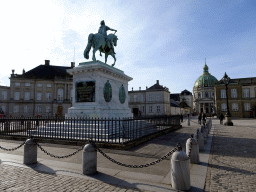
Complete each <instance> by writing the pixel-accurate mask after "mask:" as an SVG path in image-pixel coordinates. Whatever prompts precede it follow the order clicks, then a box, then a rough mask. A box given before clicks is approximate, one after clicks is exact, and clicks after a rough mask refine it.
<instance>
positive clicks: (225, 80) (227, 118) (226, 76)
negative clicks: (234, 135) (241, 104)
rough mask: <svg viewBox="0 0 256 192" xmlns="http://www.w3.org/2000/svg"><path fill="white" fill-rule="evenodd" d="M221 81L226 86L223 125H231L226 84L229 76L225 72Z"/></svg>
mask: <svg viewBox="0 0 256 192" xmlns="http://www.w3.org/2000/svg"><path fill="white" fill-rule="evenodd" d="M222 81H223V83H224V84H225V86H226V99H227V113H226V115H225V117H226V118H225V120H226V122H225V123H224V125H226V126H233V122H232V121H231V114H230V112H229V106H228V84H229V81H230V78H229V77H228V75H227V73H226V72H225V74H224V77H223V78H222Z"/></svg>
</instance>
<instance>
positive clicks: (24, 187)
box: [0, 164, 146, 192]
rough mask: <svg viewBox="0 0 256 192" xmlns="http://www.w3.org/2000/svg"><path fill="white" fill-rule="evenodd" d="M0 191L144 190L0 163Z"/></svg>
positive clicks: (104, 191)
mask: <svg viewBox="0 0 256 192" xmlns="http://www.w3.org/2000/svg"><path fill="white" fill-rule="evenodd" d="M0 191H6V192H11V191H17V192H18V191H19V192H20V191H26V192H27V191H33V192H34V191H43V192H47V191H49V192H52V191H65V192H69V191H73V192H75V191H76V192H78V191H97V192H101V191H102V192H112V191H119V192H134V191H144V190H140V189H135V188H129V187H124V186H118V185H110V184H107V183H104V182H101V181H95V180H87V179H83V178H76V177H71V176H66V175H54V174H47V173H42V172H37V171H35V170H33V169H29V168H22V167H16V166H10V165H3V164H1V165H0ZM145 192H146V191H145Z"/></svg>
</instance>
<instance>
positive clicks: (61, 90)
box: [57, 89, 63, 101]
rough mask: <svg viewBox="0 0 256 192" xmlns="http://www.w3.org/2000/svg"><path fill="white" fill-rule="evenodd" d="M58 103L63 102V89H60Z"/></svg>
mask: <svg viewBox="0 0 256 192" xmlns="http://www.w3.org/2000/svg"><path fill="white" fill-rule="evenodd" d="M57 100H58V101H63V89H58V97H57Z"/></svg>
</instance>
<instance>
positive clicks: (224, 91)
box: [220, 89, 226, 98]
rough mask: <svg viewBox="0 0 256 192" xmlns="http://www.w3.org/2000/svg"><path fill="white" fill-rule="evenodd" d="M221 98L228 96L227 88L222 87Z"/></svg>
mask: <svg viewBox="0 0 256 192" xmlns="http://www.w3.org/2000/svg"><path fill="white" fill-rule="evenodd" d="M220 98H226V90H225V89H221V92H220Z"/></svg>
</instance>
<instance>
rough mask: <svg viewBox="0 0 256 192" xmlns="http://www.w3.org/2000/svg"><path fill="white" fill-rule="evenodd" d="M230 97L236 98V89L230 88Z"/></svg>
mask: <svg viewBox="0 0 256 192" xmlns="http://www.w3.org/2000/svg"><path fill="white" fill-rule="evenodd" d="M231 98H237V91H236V89H231Z"/></svg>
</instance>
